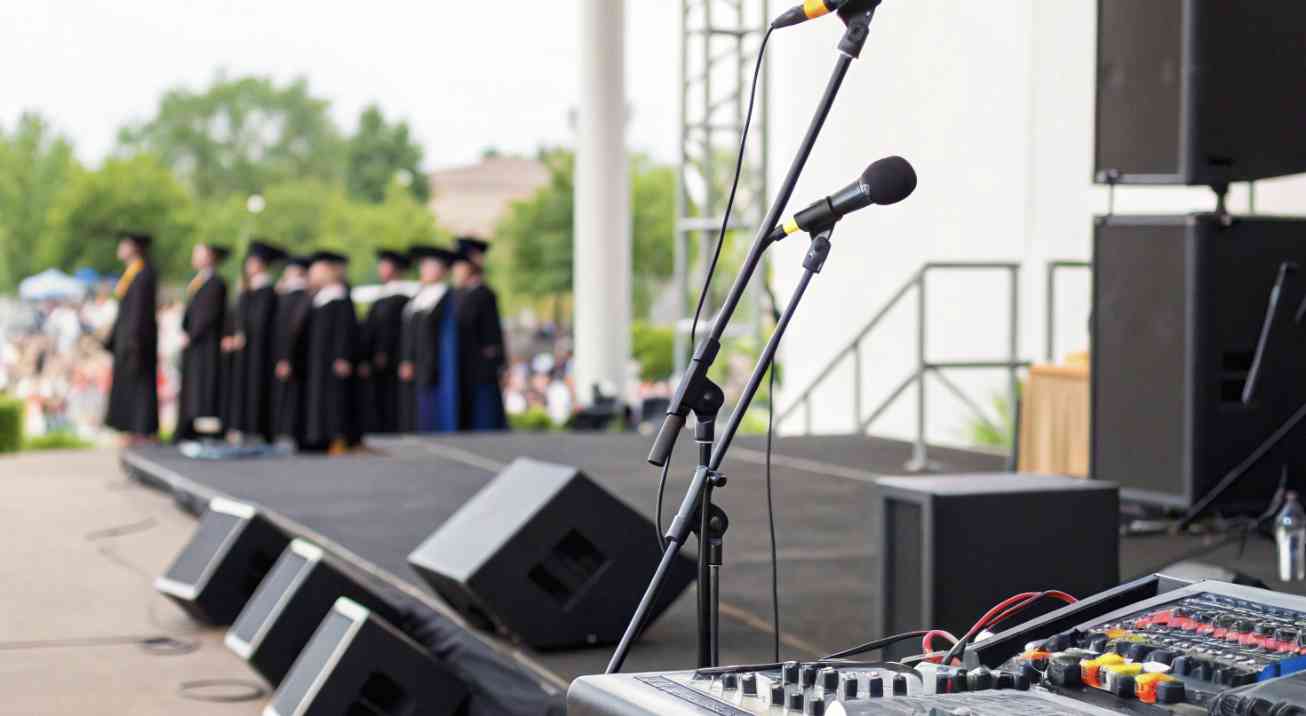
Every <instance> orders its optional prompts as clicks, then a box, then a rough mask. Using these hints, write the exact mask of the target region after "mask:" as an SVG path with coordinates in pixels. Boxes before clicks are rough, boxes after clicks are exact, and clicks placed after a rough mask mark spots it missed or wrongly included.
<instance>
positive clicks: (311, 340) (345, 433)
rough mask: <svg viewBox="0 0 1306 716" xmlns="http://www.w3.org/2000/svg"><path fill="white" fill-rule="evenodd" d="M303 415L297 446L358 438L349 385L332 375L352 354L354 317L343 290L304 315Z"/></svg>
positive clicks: (355, 330)
mask: <svg viewBox="0 0 1306 716" xmlns="http://www.w3.org/2000/svg"><path fill="white" fill-rule="evenodd" d="M305 331H306V332H305V334H304V343H305V357H304V382H303V390H304V403H303V405H304V414H303V418H304V420H303V431H302V435H301V447H303V448H306V449H314V450H321V449H325V448H326V447H328V446H329V445H330V443H331V442H332V441H334V440H339V439H344V440H347V441H350V442H352V441H355V440H357V438H358V434H359V431H358V427H357V422H358V421H357V419H356V418H357V416H355V415H354V404H353V403H354V381H353V377H352V375H351V376H350V377H343V378H342V377H340V376H339V375H337V374H336V372H335V362H336V361H337V360H345V361H348V362H349V363H350V364H351V365H352V364H353V361H354V356H355V354H356V351H357V347H356V342H357V340H358V319H357V317H356V316H355V314H354V302H353V301H351V300H350V299H349V296H348V292H346V294H345V296H344V297H343V298H337V299H335V300H333V301H330V302H328V303H326V304H323V305H321V306H318V305H314V306H313V308H312V310H311V311H309V315H308V323H307V327H306V329H305Z"/></svg>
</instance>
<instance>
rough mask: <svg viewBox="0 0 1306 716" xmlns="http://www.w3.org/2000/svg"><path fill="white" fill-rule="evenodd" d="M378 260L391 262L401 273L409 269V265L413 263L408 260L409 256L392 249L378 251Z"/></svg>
mask: <svg viewBox="0 0 1306 716" xmlns="http://www.w3.org/2000/svg"><path fill="white" fill-rule="evenodd" d="M376 259H377V260H378V261H389V262H390V263H392V264H394V265H395V268H398V269H399V270H400V271H402V270H404V269H406V268H408V266H409V264H410V263H412V262H411V261H410V260H409V258H408V254H405V253H403V252H401V251H393V250H391V249H381V250H380V251H377V252H376Z"/></svg>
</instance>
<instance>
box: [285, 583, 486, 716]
mask: <svg viewBox="0 0 1306 716" xmlns="http://www.w3.org/2000/svg"><path fill="white" fill-rule="evenodd" d="M466 700H467V687H466V686H464V685H463V683H462V682H461V681H459V680H458V678H457V677H455V676H454V675H453V674H451V673H450V672H449V671H448V670H447V669H445V668H444V667H443V666H441V665H440V664H438V663H437V662H436V661H435V660H434V659H432V658H431V656H430V654H428V653H427V652H426V650H425V649H423V648H422V647H421V646H419V645H418V644H417V643H416V642H414V641H413V640H411V639H409V638H408V637H406V636H404V635H403V634H402V633H400V632H399V630H398V629H396V628H395V627H394V626H392V625H391V624H389V623H387V622H386V621H385V620H383V619H380V618H378V617H377V615H375V614H373V613H372V612H370V611H368V610H367V609H366V608H364V607H362V606H360V605H359V604H358V603H357V602H353V601H350V600H349V599H339V600H337V601H336V603H335V605H334V606H332V608H331V610H330V611H329V612H327V614H326V616H325V617H324V618H323V619H322V623H321V624H320V625H319V626H318V628H317V631H316V632H314V633H313V638H312V639H310V640H309V642H308V645H307V646H305V647H304V650H303V651H302V652H300V654H299V658H298V659H296V660H295V664H294V666H292V667H291V669H290V673H288V674H286V678H285V679H284V680H282V682H281V685H280V686H279V687H277V691H276V693H275V694H273V695H272V701H271V703H269V704H268V705H267V707H266V708H264V709H263V716H356V715H366V716H419V715H420V716H454V714H458V713H460V711H459V709H460V708H461V707H462V705H463V703H464V702H465V701H466Z"/></svg>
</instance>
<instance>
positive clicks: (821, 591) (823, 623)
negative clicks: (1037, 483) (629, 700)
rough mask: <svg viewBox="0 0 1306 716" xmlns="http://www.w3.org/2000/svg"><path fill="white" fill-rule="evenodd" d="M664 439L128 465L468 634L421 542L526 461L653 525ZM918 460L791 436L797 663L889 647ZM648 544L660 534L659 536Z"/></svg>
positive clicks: (733, 654)
mask: <svg viewBox="0 0 1306 716" xmlns="http://www.w3.org/2000/svg"><path fill="white" fill-rule="evenodd" d="M648 444H649V440H648V439H647V438H645V437H642V436H639V435H633V434H612V433H592V434H569V433H514V434H486V435H456V436H449V437H428V436H422V437H416V436H406V437H396V438H386V439H372V440H370V441H369V445H370V451H369V452H367V453H363V454H357V455H352V456H349V457H342V458H333V459H328V458H321V457H272V458H260V459H246V460H230V461H205V460H192V459H189V458H186V457H183V456H182V455H181V454H180V453H179V452H178V451H177V450H176V449H175V448H172V447H149V448H140V449H133V450H128V451H126V452H124V453H123V463H124V467H125V468H126V469H127V471H128V473H129V474H131V475H132V476H134V477H136V478H137V479H139V480H141V481H143V482H145V483H146V484H150V485H153V486H156V487H158V488H160V489H164V490H167V491H171V492H172V493H173V494H174V496H175V497H176V499H177V500H178V501H179V503H181V504H182V505H183V506H184V507H187V508H189V509H192V510H198V509H202V508H203V505H204V504H205V503H206V502H207V499H208V498H209V497H211V496H214V495H223V496H227V497H230V498H233V499H236V500H240V501H244V502H250V503H253V504H255V505H258V506H260V507H261V508H263V509H264V510H265V511H266V512H267V513H268V514H269V515H270V516H271V517H273V518H274V519H275V520H277V521H278V522H280V523H281V524H282V525H283V527H285V528H286V529H287V530H288V531H290V532H291V533H293V534H296V535H300V536H304V537H306V538H308V539H310V540H312V541H315V542H317V543H319V544H320V545H321V546H323V547H325V548H326V549H328V550H330V551H333V552H336V553H337V554H339V555H340V556H343V557H345V558H346V559H347V560H349V561H350V562H351V563H352V564H354V565H355V566H356V567H358V568H359V569H360V570H364V571H366V572H367V573H368V574H370V575H371V577H372V578H373V579H374V580H376V581H377V582H378V583H380V584H384V585H386V586H387V587H389V588H391V589H399V590H402V591H403V592H405V593H407V594H408V595H409V596H410V597H413V598H415V599H419V600H420V601H421V602H422V603H423V604H425V605H427V606H429V607H430V608H431V609H432V610H435V611H437V612H439V613H440V614H443V615H444V616H445V617H447V618H449V619H450V620H452V621H454V622H456V623H459V624H461V620H459V619H458V618H457V616H456V615H454V614H453V613H452V612H451V611H449V610H448V609H447V607H445V606H444V605H443V604H442V603H441V602H440V601H439V599H438V598H437V597H435V596H434V595H433V593H432V592H431V591H430V590H429V589H428V588H427V587H426V586H425V584H424V583H422V582H421V580H420V579H419V578H418V577H417V575H416V574H415V573H414V572H413V571H412V570H411V569H410V568H409V567H408V564H407V561H406V558H407V555H408V554H409V552H410V551H412V549H413V548H414V547H416V546H417V545H418V544H419V543H420V542H422V541H423V540H424V539H425V538H426V537H427V536H428V535H429V534H430V533H431V532H432V531H433V530H434V529H435V528H437V527H438V526H440V525H441V524H443V523H444V521H445V520H447V519H448V518H449V516H450V515H451V514H453V512H454V511H456V510H457V509H458V508H459V507H460V506H461V505H462V503H463V502H464V501H465V500H466V499H468V498H470V497H471V496H472V495H473V494H475V493H476V492H477V491H478V490H480V489H481V488H482V487H483V486H484V485H485V484H487V483H488V482H489V481H490V480H491V479H492V478H493V477H494V476H495V474H496V473H497V472H498V471H499V470H500V469H501V468H503V467H504V466H506V465H507V464H508V463H510V462H511V461H512V460H514V459H515V458H518V457H531V458H535V459H538V460H544V461H548V462H555V463H560V464H566V465H573V466H576V467H579V468H581V469H583V470H584V471H585V472H586V473H587V474H588V475H589V476H590V477H592V478H594V479H595V480H596V481H597V482H598V483H599V484H600V485H602V486H603V487H604V488H605V489H607V490H609V491H610V492H612V493H613V494H615V495H616V496H618V497H619V498H621V499H622V500H624V501H625V502H626V503H628V504H630V505H631V506H632V507H634V508H636V509H637V510H638V511H640V512H641V513H643V514H645V515H647V516H649V517H650V518H651V517H652V516H653V512H654V502H655V498H656V492H657V482H658V479H657V478H658V472H657V471H656V470H655V469H653V468H651V467H649V466H648V465H647V464H646V463H645V462H644V457H645V455H646V454H647V450H648ZM763 448H764V442H763V441H762V440H761V439H757V438H743V439H740V440H738V441H737V443H736V446H735V447H734V448H733V449H732V450H731V457H730V459H729V460H727V462H726V464H725V466H724V473H725V474H726V476H727V477H728V478H729V484H728V485H727V486H726V487H725V488H723V489H721V490H718V491H717V493H716V494H717V501H718V502H719V504H721V505H722V506H723V507H724V508H725V509H726V510H727V512H728V513H729V515H730V518H731V526H730V530H729V533H728V535H727V537H726V549H725V567H724V568H723V570H722V579H721V583H722V604H721V612H722V637H721V644H722V649H721V651H722V653H721V658H722V663H728V664H738V663H750V662H763V661H768V660H770V658H771V631H770V630H771V616H770V615H771V607H770V556H769V547H768V529H767V521H766V502H765V494H764V491H763V488H764V481H763V469H762V463H763V452H762V450H763ZM909 454H910V445H909V444H907V443H902V442H897V441H891V440H884V439H878V438H864V437H857V436H822V437H793V438H781V439H778V440H777V441H776V444H775V457H774V459H773V463H772V464H773V473H772V474H773V480H774V482H773V485H774V503H775V512H776V529H777V534H778V539H779V570H780V593H781V634H782V652H783V656H785V657H790V658H800V659H801V658H812V657H818V656H821V655H823V654H825V653H828V652H831V651H835V650H837V649H840V648H843V647H847V646H850V645H852V644H854V643H857V642H861V641H866V640H869V639H871V638H873V637H875V636H878V635H877V634H873V633H871V623H872V607H873V605H872V603H871V597H870V595H871V594H872V590H871V589H870V587H869V580H870V575H871V574H872V570H873V567H874V564H875V562H874V560H875V559H876V553H875V552H876V550H875V549H874V547H873V541H872V534H873V528H874V526H873V525H872V524H870V521H869V520H868V519H867V515H868V514H869V513H870V506H871V499H872V488H871V484H870V483H871V481H872V480H873V479H874V478H875V477H877V476H880V475H887V474H901V470H902V465H903V463H904V462H905V461H906V459H907V458H908V457H909ZM931 458H932V459H933V460H935V461H936V462H938V463H940V465H941V468H942V469H943V470H945V471H948V472H986V471H999V470H1001V469H1003V467H1004V464H1005V459H1004V458H1003V457H1002V456H997V455H992V454H984V453H977V452H967V451H960V450H947V449H934V450H932V451H931ZM692 469H693V449H692V444H691V443H690V442H689V441H688V440H683V441H682V445H681V446H680V449H679V450H678V451H677V454H676V459H675V462H674V466H673V469H672V471H671V480H670V484H669V485H668V488H667V497H666V507H665V511H664V519H665V520H669V519H670V513H672V512H674V510H675V507H676V506H677V505H678V504H679V501H680V499H681V496H682V495H683V494H684V489H685V484H686V480H687V479H688V477H689V475H690V474H691V473H692ZM976 538H977V539H982V538H983V536H982V535H977V536H976ZM648 539H649V540H650V541H652V540H653V539H654V535H653V532H652V530H651V529H650V530H649V534H648ZM1199 546H1200V543H1199V542H1198V541H1196V540H1194V539H1192V538H1186V539H1185V538H1173V537H1148V538H1131V539H1126V540H1123V541H1122V543H1121V565H1120V576H1121V578H1122V579H1126V578H1129V577H1132V576H1136V575H1138V574H1142V573H1145V572H1147V571H1150V570H1152V569H1155V568H1159V567H1160V566H1162V565H1164V564H1168V563H1170V562H1173V561H1175V560H1176V559H1179V558H1182V557H1183V556H1184V555H1185V553H1186V552H1188V551H1190V550H1193V549H1195V548H1197V547H1199ZM689 551H690V552H691V553H692V541H691V549H690V550H689ZM1202 559H1203V560H1204V561H1206V562H1209V563H1217V564H1224V565H1228V566H1230V567H1236V568H1237V569H1238V570H1240V571H1242V572H1245V573H1248V574H1251V575H1253V576H1256V577H1259V578H1261V579H1264V580H1265V581H1266V582H1267V583H1268V584H1269V585H1270V587H1271V588H1274V589H1279V590H1283V591H1298V592H1300V591H1301V589H1302V588H1301V587H1300V586H1298V585H1284V584H1281V583H1278V582H1276V581H1273V580H1272V579H1271V578H1272V576H1273V573H1274V568H1275V567H1274V550H1273V545H1272V544H1269V543H1268V542H1265V541H1258V540H1253V541H1252V542H1251V543H1250V545H1249V547H1248V549H1247V552H1246V554H1244V555H1242V556H1241V557H1239V555H1238V552H1237V546H1236V545H1229V546H1227V547H1225V548H1223V549H1220V550H1218V551H1216V552H1215V553H1213V554H1210V555H1206V556H1203V558H1202ZM1050 586H1055V585H1050ZM695 614H696V603H695V600H694V598H693V589H692V588H691V589H690V590H687V591H686V592H685V593H684V594H682V596H681V597H680V599H678V600H677V601H676V603H675V604H673V605H672V607H671V608H670V609H668V611H667V612H666V613H665V614H663V616H662V617H661V619H659V620H658V621H657V622H656V623H655V624H654V625H653V626H652V627H651V628H649V629H648V630H647V631H646V632H645V634H644V636H643V638H642V639H641V641H640V642H639V643H638V644H637V645H636V647H635V648H634V650H633V651H632V653H631V656H630V658H629V660H628V661H627V663H626V670H627V671H649V670H657V669H675V668H685V667H687V666H692V661H693V658H694V653H695V647H694V634H695ZM473 633H474V634H475V635H476V638H479V639H481V640H482V641H484V642H485V643H486V644H488V645H489V646H491V647H492V648H494V649H496V650H497V651H498V652H499V653H500V654H501V655H502V656H503V657H504V659H505V661H508V662H512V663H515V664H516V665H518V666H519V667H521V668H524V669H526V670H529V671H531V672H532V673H534V674H535V676H536V677H537V679H538V680H539V681H540V682H541V683H543V684H551V685H552V686H553V687H556V688H558V689H562V688H565V685H566V683H568V682H569V681H570V680H571V679H572V678H574V677H576V676H579V675H582V674H591V673H597V672H601V671H602V670H603V668H604V666H605V665H606V663H607V659H608V657H609V655H610V653H611V648H610V647H596V648H593V649H585V650H577V651H559V652H538V651H532V650H529V649H526V648H523V647H518V646H517V645H514V644H512V643H511V642H509V641H507V640H505V639H503V638H501V637H499V636H498V635H493V634H487V633H484V632H479V631H477V632H473Z"/></svg>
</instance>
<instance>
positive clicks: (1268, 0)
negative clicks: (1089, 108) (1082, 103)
mask: <svg viewBox="0 0 1306 716" xmlns="http://www.w3.org/2000/svg"><path fill="white" fill-rule="evenodd" d="M1302 116H1306V3H1303V2H1301V0H1256V2H1231V1H1230V0H1145V1H1142V2H1140V0H1098V27H1097V103H1096V131H1095V149H1094V154H1095V159H1094V170H1095V180H1096V181H1097V182H1099V183H1110V182H1118V183H1122V184H1188V185H1215V184H1221V183H1226V184H1227V183H1229V182H1234V181H1248V180H1252V179H1262V178H1266V177H1275V176H1283V175H1286V174H1297V173H1300V172H1306V133H1304V132H1302V131H1301V117H1302Z"/></svg>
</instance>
